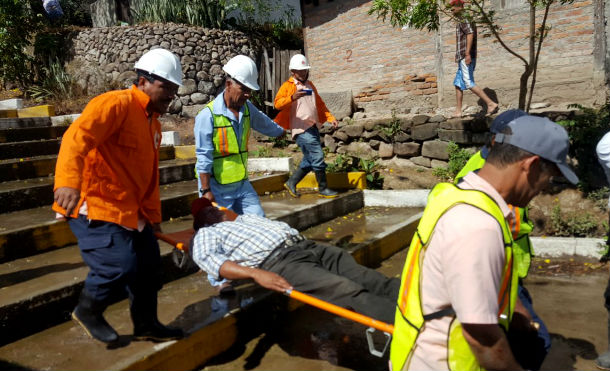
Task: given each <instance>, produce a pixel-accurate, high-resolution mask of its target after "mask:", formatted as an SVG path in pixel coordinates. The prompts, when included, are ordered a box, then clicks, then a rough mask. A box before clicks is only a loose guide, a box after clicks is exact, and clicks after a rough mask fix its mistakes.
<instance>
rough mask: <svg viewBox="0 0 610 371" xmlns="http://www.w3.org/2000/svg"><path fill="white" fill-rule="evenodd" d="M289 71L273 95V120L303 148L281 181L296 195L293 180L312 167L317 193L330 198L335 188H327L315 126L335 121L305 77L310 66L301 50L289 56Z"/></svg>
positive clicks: (294, 181)
mask: <svg viewBox="0 0 610 371" xmlns="http://www.w3.org/2000/svg"><path fill="white" fill-rule="evenodd" d="M289 68H290V75H291V77H290V78H289V79H288V81H286V82H284V83H283V84H282V86H281V87H280V89H279V91H278V92H277V95H276V96H275V101H274V105H275V108H276V109H278V110H279V111H280V113H279V114H278V115H277V116H276V117H275V122H277V123H278V124H279V125H280V126H282V127H284V128H285V129H288V128H290V130H291V132H292V138H296V142H297V144H298V145H299V147H300V148H301V151H302V152H303V159H302V160H301V163H300V164H299V166H298V167H297V169H296V170H295V171H294V173H292V176H291V177H290V179H288V181H287V182H286V183H285V184H284V187H285V188H286V189H287V190H288V192H289V193H290V195H291V196H292V197H299V196H300V194H299V193H298V192H297V184H298V183H299V182H300V181H301V179H303V178H304V177H305V175H307V173H309V172H310V171H312V170H313V172H314V173H315V174H316V180H317V181H318V192H319V194H320V196H322V197H327V198H332V197H336V196H337V192H336V191H334V190H332V189H330V188H328V182H327V180H326V163H325V162H324V151H322V144H321V143H320V131H319V128H320V127H321V126H322V124H323V123H325V122H327V121H328V122H330V123H331V124H332V125H333V127H334V128H336V127H337V125H338V123H337V120H336V119H335V117H334V116H333V115H332V114H331V113H330V111H329V110H328V108H327V107H326V104H324V101H323V100H322V98H320V94H318V90H317V89H316V87H315V86H314V84H313V83H312V82H311V81H309V80H308V78H309V69H310V68H311V66H310V65H309V63H308V62H307V58H305V56H304V55H302V54H296V55H294V56H293V57H292V58H291V59H290V65H289Z"/></svg>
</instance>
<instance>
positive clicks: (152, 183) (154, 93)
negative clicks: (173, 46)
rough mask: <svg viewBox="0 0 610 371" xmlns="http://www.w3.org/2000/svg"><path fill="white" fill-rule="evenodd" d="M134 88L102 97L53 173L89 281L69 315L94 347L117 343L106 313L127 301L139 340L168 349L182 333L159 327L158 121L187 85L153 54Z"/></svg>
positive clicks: (73, 133) (176, 69)
mask: <svg viewBox="0 0 610 371" xmlns="http://www.w3.org/2000/svg"><path fill="white" fill-rule="evenodd" d="M135 69H136V73H137V76H138V77H137V81H136V85H133V86H132V87H131V89H126V90H118V91H111V92H108V93H105V94H102V95H100V96H98V97H95V98H93V99H92V100H91V102H89V104H87V107H85V109H84V111H83V113H82V114H81V116H80V117H79V118H78V119H76V121H74V123H73V124H72V125H70V128H68V130H67V131H66V133H65V134H64V136H63V139H62V142H61V148H60V150H59V156H58V157H57V165H56V168H55V186H54V192H55V195H54V196H55V203H54V204H53V210H55V211H56V212H57V213H58V214H60V217H65V218H67V219H68V224H69V225H70V229H72V232H73V233H74V235H75V236H76V238H77V239H78V246H79V248H80V251H81V255H82V257H83V260H84V261H85V263H86V264H87V265H88V266H89V269H90V271H89V274H88V275H87V278H86V279H85V287H84V288H83V291H82V293H81V296H80V299H79V302H78V305H77V306H76V309H74V312H73V313H72V318H74V320H76V321H77V322H78V323H79V324H80V325H81V326H83V328H84V329H85V330H86V331H87V333H88V334H89V335H90V336H92V337H93V338H95V339H97V340H100V341H102V342H105V343H111V342H114V341H116V340H118V334H117V333H116V331H115V330H114V329H113V328H112V327H111V326H110V325H109V324H108V322H106V320H105V319H104V316H103V313H104V311H105V310H106V307H108V305H109V304H110V303H112V302H113V301H114V300H116V299H117V297H120V295H122V294H123V293H124V291H125V289H126V290H127V292H128V293H129V301H130V307H129V309H130V311H131V319H132V321H133V327H134V328H133V335H134V337H135V338H136V339H153V340H168V339H175V338H179V337H181V336H182V331H181V330H179V329H173V328H169V327H165V326H163V325H162V324H161V323H160V322H159V320H158V318H157V293H158V291H159V289H160V288H161V256H160V252H159V244H158V243H157V239H156V238H155V236H154V231H160V226H159V223H161V199H160V196H159V146H160V144H161V124H160V123H159V120H158V119H157V118H158V117H159V115H161V114H163V113H165V112H167V108H168V106H169V104H170V102H171V101H172V99H174V96H175V95H176V92H177V90H178V86H179V85H181V84H182V67H181V65H180V59H178V57H177V56H175V55H174V54H172V53H171V52H169V51H168V50H165V49H154V50H151V51H149V52H147V53H145V54H144V55H142V57H141V58H140V59H139V60H138V62H137V63H136V64H135Z"/></svg>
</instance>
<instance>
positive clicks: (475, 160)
mask: <svg viewBox="0 0 610 371" xmlns="http://www.w3.org/2000/svg"><path fill="white" fill-rule="evenodd" d="M484 164H485V159H484V158H483V157H482V156H481V151H479V152H477V153H475V154H474V155H472V157H471V158H470V159H469V160H468V162H467V163H466V165H464V167H463V168H462V170H460V172H459V173H458V174H457V175H456V176H455V184H457V183H458V182H459V181H460V180H462V178H463V177H464V176H466V174H468V173H469V172H471V171H475V170H479V169H480V168H482V167H483V165H484ZM508 207H510V209H511V211H512V212H513V213H514V214H515V220H514V222H511V225H510V228H511V231H512V233H513V240H514V241H515V250H514V251H513V254H514V255H515V266H516V270H517V274H518V275H519V278H525V277H527V273H528V272H529V270H530V265H531V263H532V256H533V255H534V249H533V248H532V242H531V241H530V233H532V230H533V229H534V223H532V221H531V220H530V219H529V215H528V214H529V213H528V211H527V207H525V208H520V207H515V206H512V205H508Z"/></svg>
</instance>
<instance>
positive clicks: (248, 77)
mask: <svg viewBox="0 0 610 371" xmlns="http://www.w3.org/2000/svg"><path fill="white" fill-rule="evenodd" d="M222 70H223V71H225V72H226V73H227V74H228V75H229V76H231V78H232V79H235V80H237V81H239V82H241V83H242V84H244V85H246V86H247V87H249V88H250V89H252V90H259V89H260V87H259V86H258V83H257V80H258V70H257V69H256V64H254V61H253V60H252V59H250V58H249V57H247V56H245V55H236V56H235V57H233V58H231V59H229V61H228V62H227V64H225V65H224V67H222Z"/></svg>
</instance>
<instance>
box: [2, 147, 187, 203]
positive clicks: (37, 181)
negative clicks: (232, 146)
mask: <svg viewBox="0 0 610 371" xmlns="http://www.w3.org/2000/svg"><path fill="white" fill-rule="evenodd" d="M49 160H50V159H46V161H49ZM43 162H44V160H41V162H39V163H40V164H42V163H43ZM49 162H50V161H49ZM194 166H195V161H194V160H166V161H162V162H161V163H160V164H159V182H160V184H163V185H164V184H169V183H175V182H181V181H185V180H192V179H194V178H195V172H194V171H193V169H194ZM39 168H40V169H42V168H43V166H40V167H39ZM34 170H35V169H34ZM53 182H54V177H52V176H46V177H42V178H34V179H25V180H11V181H5V182H2V183H0V213H8V212H13V211H19V210H25V209H31V208H36V207H41V206H44V205H49V204H52V203H53Z"/></svg>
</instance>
